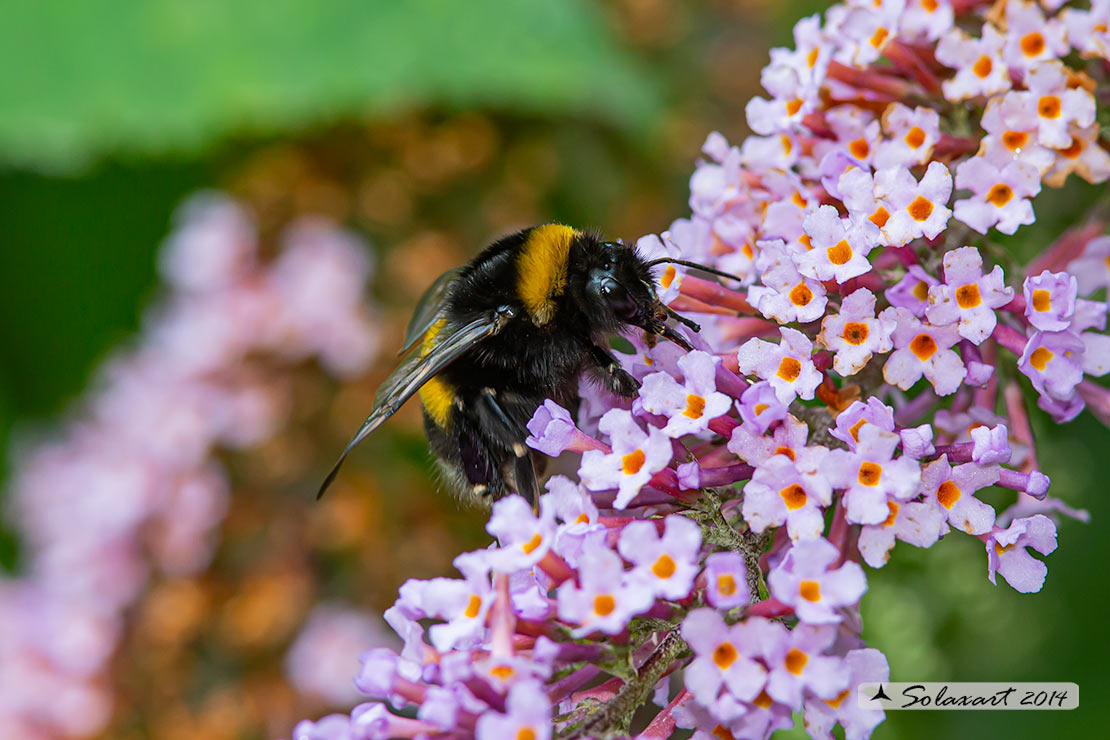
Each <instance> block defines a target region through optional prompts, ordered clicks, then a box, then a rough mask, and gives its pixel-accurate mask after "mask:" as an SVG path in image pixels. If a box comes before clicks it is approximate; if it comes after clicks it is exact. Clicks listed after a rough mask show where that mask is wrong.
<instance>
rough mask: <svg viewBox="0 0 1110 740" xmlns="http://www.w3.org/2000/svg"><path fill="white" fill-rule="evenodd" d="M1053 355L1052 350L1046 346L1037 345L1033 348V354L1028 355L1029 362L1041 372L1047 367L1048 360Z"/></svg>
mask: <svg viewBox="0 0 1110 740" xmlns="http://www.w3.org/2000/svg"><path fill="white" fill-rule="evenodd" d="M1054 356H1055V355H1053V354H1052V350H1050V349H1049V348H1048V347H1037V348H1036V349H1035V350H1033V354H1031V355H1029V364H1030V365H1032V366H1033V367H1035V368H1037V370H1039V371H1040V372H1042V373H1043V372H1044V369H1045V368H1046V367H1048V361H1049V360H1051V359H1052V358H1053V357H1054Z"/></svg>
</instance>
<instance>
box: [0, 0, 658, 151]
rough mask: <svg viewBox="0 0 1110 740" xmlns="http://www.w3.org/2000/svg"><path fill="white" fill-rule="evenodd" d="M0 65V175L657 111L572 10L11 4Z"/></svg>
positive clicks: (612, 46) (464, 5)
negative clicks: (21, 168) (236, 137)
mask: <svg viewBox="0 0 1110 740" xmlns="http://www.w3.org/2000/svg"><path fill="white" fill-rule="evenodd" d="M0 65H2V68H3V69H5V70H6V73H5V74H4V75H2V76H0V161H5V160H6V161H7V162H9V163H19V164H25V165H32V166H39V167H46V168H72V167H74V166H79V165H80V164H82V163H84V162H86V161H87V160H88V159H90V158H93V157H95V156H97V155H99V154H102V153H105V152H114V151H124V152H139V153H148V152H164V151H172V150H196V149H198V148H200V147H201V146H203V145H205V144H207V143H209V142H210V141H212V140H213V139H215V138H217V137H220V136H226V135H229V134H240V135H242V134H247V135H251V134H254V135H267V134H274V133H279V132H282V131H286V130H289V129H295V128H300V127H305V126H309V125H312V124H318V123H321V122H327V121H332V120H335V119H337V118H340V117H351V116H361V117H365V116H367V115H371V114H377V115H381V114H384V113H387V112H389V111H391V110H396V109H397V108H399V107H403V106H408V105H433V106H444V107H455V106H464V105H465V106H490V107H495V108H508V109H512V110H516V111H523V112H531V113H544V114H550V113H552V112H562V113H566V114H570V115H578V116H590V117H596V118H600V119H601V120H604V121H607V122H609V123H611V124H613V125H616V126H619V127H621V128H624V129H626V130H628V131H630V132H637V131H639V130H642V129H644V128H646V127H648V126H650V125H651V124H652V123H653V118H654V117H655V115H656V114H657V113H658V110H659V101H658V95H657V90H656V88H655V87H654V85H653V84H652V83H651V82H650V80H649V79H648V78H647V76H646V75H645V74H644V72H643V70H642V69H641V68H640V67H638V66H637V64H636V62H635V61H634V60H633V59H632V57H631V56H630V55H629V54H627V53H625V52H624V51H622V50H621V49H619V48H618V46H617V45H616V43H615V41H614V40H613V39H612V38H611V37H610V35H609V33H608V32H607V30H606V27H605V24H604V23H603V18H602V17H601V14H600V10H599V9H598V8H597V7H596V6H594V5H592V4H590V3H588V2H587V1H586V0H332V1H331V2H321V1H320V0H188V1H187V2H186V1H184V0H147V1H146V2H143V3H134V2H127V1H126V0H89V1H88V2H79V3H62V2H50V1H49V0H47V1H46V2H33V3H15V2H11V3H7V8H6V9H5V13H4V16H3V17H2V18H0Z"/></svg>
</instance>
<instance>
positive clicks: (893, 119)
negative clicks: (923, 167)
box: [875, 103, 940, 170]
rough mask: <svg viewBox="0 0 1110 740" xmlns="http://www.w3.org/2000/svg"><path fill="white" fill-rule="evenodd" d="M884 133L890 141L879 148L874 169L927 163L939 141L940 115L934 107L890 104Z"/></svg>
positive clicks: (885, 141)
mask: <svg viewBox="0 0 1110 740" xmlns="http://www.w3.org/2000/svg"><path fill="white" fill-rule="evenodd" d="M883 133H885V134H886V135H887V136H888V137H889V138H888V139H886V140H884V141H883V142H882V143H881V144H880V145H879V151H878V153H877V154H876V155H875V169H877V170H879V169H883V168H886V167H897V166H905V167H913V166H915V165H919V164H925V163H926V162H928V161H929V158H930V157H931V156H932V154H933V147H934V146H935V145H936V143H937V139H939V138H940V116H939V115H938V114H937V112H936V111H935V110H933V109H931V108H923V107H921V106H918V107H917V108H913V109H911V108H908V107H907V106H905V105H902V104H901V103H891V104H890V105H889V106H888V107H887V109H886V110H885V111H883Z"/></svg>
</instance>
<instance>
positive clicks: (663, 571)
mask: <svg viewBox="0 0 1110 740" xmlns="http://www.w3.org/2000/svg"><path fill="white" fill-rule="evenodd" d="M675 570H677V566H675V562H674V559H673V558H672V557H671V556H670V555H668V554H667V553H663V554H662V555H660V556H659V558H658V559H657V560H656V561H655V564H654V565H652V566H651V572H652V573H654V574H655V577H656V578H662V579H664V580H666V579H667V578H670V577H671V576H673V575H674V572H675Z"/></svg>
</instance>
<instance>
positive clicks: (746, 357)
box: [737, 326, 821, 405]
mask: <svg viewBox="0 0 1110 740" xmlns="http://www.w3.org/2000/svg"><path fill="white" fill-rule="evenodd" d="M779 332H780V333H781V334H782V342H781V343H780V344H777V345H776V344H772V343H771V342H765V341H763V340H762V339H749V340H748V341H747V342H746V343H745V344H744V345H743V346H742V347H741V348H740V350H739V352H737V361H738V362H739V365H740V371H741V372H742V373H745V374H755V375H758V376H759V377H761V378H763V379H764V380H767V381H768V382H769V383H770V384H771V387H772V388H774V389H775V395H776V396H777V397H778V399H779V402H780V403H782V404H783V405H789V404H790V402H791V401H793V400H794V399H795V398H796V397H798V396H801V397H802V398H806V399H809V398H813V394H814V391H815V390H816V389H817V386H818V385H819V384H820V383H821V374H820V373H819V372H817V368H816V367H815V366H814V364H813V360H812V359H810V357H811V355H812V353H813V342H811V341H810V339H809V338H808V337H807V336H806V335H805V334H802V333H801V332H800V331H798V330H796V329H789V328H787V327H785V326H784V327H782V328H781V329H779Z"/></svg>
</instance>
